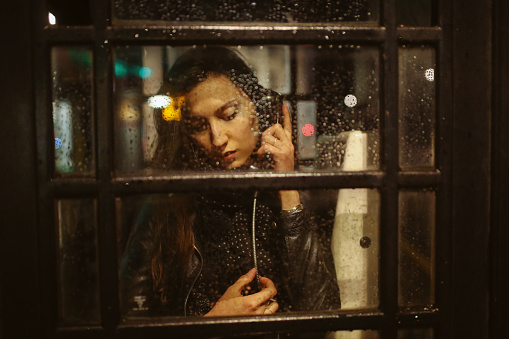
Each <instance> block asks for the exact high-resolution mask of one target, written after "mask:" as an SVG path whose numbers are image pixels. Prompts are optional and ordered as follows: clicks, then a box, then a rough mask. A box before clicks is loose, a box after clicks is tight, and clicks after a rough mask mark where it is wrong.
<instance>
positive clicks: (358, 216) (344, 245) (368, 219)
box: [331, 188, 380, 309]
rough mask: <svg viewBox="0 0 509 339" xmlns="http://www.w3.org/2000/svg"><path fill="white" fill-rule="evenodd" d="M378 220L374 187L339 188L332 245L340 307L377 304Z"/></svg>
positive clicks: (352, 307)
mask: <svg viewBox="0 0 509 339" xmlns="http://www.w3.org/2000/svg"><path fill="white" fill-rule="evenodd" d="M379 220H380V195H379V193H378V191H377V190H374V189H367V188H357V189H341V190H339V194H338V197H337V204H336V211H335V220H334V228H333V232H332V240H331V243H332V247H331V248H332V254H333V257H334V264H335V267H336V275H337V278H338V283H339V287H340V289H341V304H342V308H343V309H360V308H376V307H378V303H379V299H378V272H379V270H378V262H379V243H380V241H379V239H380V238H379V229H380V222H379Z"/></svg>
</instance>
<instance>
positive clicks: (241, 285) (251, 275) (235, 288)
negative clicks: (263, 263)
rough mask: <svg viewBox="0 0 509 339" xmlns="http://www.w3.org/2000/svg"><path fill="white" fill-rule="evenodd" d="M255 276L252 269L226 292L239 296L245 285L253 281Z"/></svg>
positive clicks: (254, 269)
mask: <svg viewBox="0 0 509 339" xmlns="http://www.w3.org/2000/svg"><path fill="white" fill-rule="evenodd" d="M255 276H256V268H252V269H251V270H250V271H249V272H247V273H246V274H244V275H243V276H241V277H240V278H239V279H238V280H237V281H236V282H235V283H234V284H233V285H231V286H230V287H229V288H228V290H230V291H231V292H234V293H238V294H241V293H242V290H243V289H244V287H245V286H246V285H248V284H249V283H250V282H251V281H253V279H254V277H255Z"/></svg>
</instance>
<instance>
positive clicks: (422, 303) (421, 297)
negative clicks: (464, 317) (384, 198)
mask: <svg viewBox="0 0 509 339" xmlns="http://www.w3.org/2000/svg"><path fill="white" fill-rule="evenodd" d="M435 208H436V197H435V192H434V191H431V190H408V189H406V190H402V191H400V193H399V260H398V262H399V284H398V286H399V294H398V295H399V298H398V300H399V306H400V307H401V308H402V309H415V308H420V309H422V308H430V307H431V306H433V305H434V303H435Z"/></svg>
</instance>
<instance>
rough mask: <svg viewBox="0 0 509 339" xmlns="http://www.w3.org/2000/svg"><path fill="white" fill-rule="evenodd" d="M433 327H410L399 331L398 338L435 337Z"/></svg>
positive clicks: (424, 338) (429, 338)
mask: <svg viewBox="0 0 509 339" xmlns="http://www.w3.org/2000/svg"><path fill="white" fill-rule="evenodd" d="M434 337H435V336H434V334H433V329H431V328H409V329H404V330H399V331H398V339H433V338H434Z"/></svg>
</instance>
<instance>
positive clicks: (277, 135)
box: [257, 104, 295, 172]
mask: <svg viewBox="0 0 509 339" xmlns="http://www.w3.org/2000/svg"><path fill="white" fill-rule="evenodd" d="M283 121H284V123H283V126H281V124H274V125H272V126H270V127H269V128H267V129H266V130H265V131H264V132H263V134H262V145H261V147H260V148H259V149H258V151H257V153H258V157H259V158H263V157H265V156H266V155H270V157H271V158H272V160H273V161H274V170H275V171H278V172H287V171H293V169H294V166H295V159H294V158H295V157H294V151H295V149H294V146H293V142H292V121H291V119H290V111H289V110H288V107H287V106H286V104H283Z"/></svg>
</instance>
